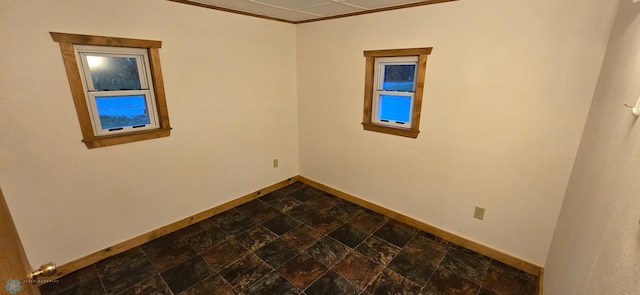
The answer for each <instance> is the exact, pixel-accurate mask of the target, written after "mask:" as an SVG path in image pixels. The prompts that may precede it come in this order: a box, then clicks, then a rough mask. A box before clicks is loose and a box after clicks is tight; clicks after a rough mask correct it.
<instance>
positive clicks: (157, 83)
mask: <svg viewBox="0 0 640 295" xmlns="http://www.w3.org/2000/svg"><path fill="white" fill-rule="evenodd" d="M50 34H51V37H52V38H53V40H54V41H55V42H58V43H59V44H60V51H61V53H62V59H63V61H64V66H65V69H66V72H67V78H68V80H69V86H70V87H71V95H72V96H73V102H74V104H75V108H76V113H77V115H78V120H79V122H80V129H81V131H82V137H83V139H82V142H84V143H85V145H86V146H87V148H90V149H92V148H99V147H105V146H111V145H117V144H123V143H129V142H136V141H141V140H147V139H154V138H160V137H167V136H169V135H170V134H171V124H170V123H169V111H168V109H167V101H166V97H165V92H164V82H163V80H162V69H161V67H160V54H159V48H160V47H161V46H162V42H161V41H153V40H141V39H127V38H116V37H104V36H92V35H78V34H66V33H57V32H50ZM74 45H95V46H112V47H133V48H143V49H146V50H147V53H148V56H149V63H150V64H149V67H150V68H151V73H150V76H151V83H152V84H153V85H151V86H152V87H153V91H154V93H155V103H156V110H157V112H158V123H159V127H158V128H157V129H150V130H142V131H132V132H127V133H118V134H113V135H103V136H96V135H95V134H94V130H93V124H92V121H91V117H90V114H89V112H90V110H89V106H88V105H87V99H86V96H85V90H84V87H83V82H82V79H81V77H80V75H81V73H80V71H79V69H78V61H77V60H76V55H75V51H74Z"/></svg>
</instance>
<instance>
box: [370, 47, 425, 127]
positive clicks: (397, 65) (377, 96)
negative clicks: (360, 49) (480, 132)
mask: <svg viewBox="0 0 640 295" xmlns="http://www.w3.org/2000/svg"><path fill="white" fill-rule="evenodd" d="M431 49H432V48H412V49H397V50H375V51H365V52H364V56H365V57H366V70H365V73H366V76H365V92H364V93H365V94H364V95H365V97H364V113H363V122H362V125H363V127H364V129H365V130H370V131H376V132H383V133H388V134H394V135H400V136H406V137H411V138H416V137H418V133H419V132H420V131H419V126H420V108H421V106H422V92H423V89H424V77H425V72H426V66H427V55H429V54H430V53H431Z"/></svg>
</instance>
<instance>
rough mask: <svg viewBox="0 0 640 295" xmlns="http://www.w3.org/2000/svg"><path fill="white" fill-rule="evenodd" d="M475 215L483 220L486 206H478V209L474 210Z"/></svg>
mask: <svg viewBox="0 0 640 295" xmlns="http://www.w3.org/2000/svg"><path fill="white" fill-rule="evenodd" d="M473 217H474V218H477V219H480V220H483V219H484V208H480V207H478V206H476V210H475V211H474V212H473Z"/></svg>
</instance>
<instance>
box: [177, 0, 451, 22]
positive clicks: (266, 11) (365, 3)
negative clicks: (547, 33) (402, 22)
mask: <svg viewBox="0 0 640 295" xmlns="http://www.w3.org/2000/svg"><path fill="white" fill-rule="evenodd" d="M169 1H173V2H180V3H185V4H192V5H197V6H202V7H208V8H212V9H217V8H222V10H226V11H231V12H240V13H243V12H244V13H248V14H255V15H257V16H266V17H268V18H273V19H277V20H282V21H287V22H292V23H297V22H305V21H312V20H316V19H324V18H327V17H336V16H343V15H349V14H356V15H357V14H363V13H369V12H375V11H376V10H379V9H393V8H404V7H411V6H418V5H426V4H435V3H441V2H448V1H455V0H426V1H425V0H169ZM199 4H204V5H199ZM372 10H373V11H372Z"/></svg>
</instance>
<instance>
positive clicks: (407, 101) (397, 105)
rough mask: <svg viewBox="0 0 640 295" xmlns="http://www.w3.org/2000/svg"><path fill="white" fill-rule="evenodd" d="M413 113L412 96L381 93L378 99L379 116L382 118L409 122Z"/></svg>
mask: <svg viewBox="0 0 640 295" xmlns="http://www.w3.org/2000/svg"><path fill="white" fill-rule="evenodd" d="M410 115H411V96H405V95H388V94H381V95H380V97H379V99H378V118H379V119H380V120H388V121H396V122H402V123H409V119H410Z"/></svg>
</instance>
